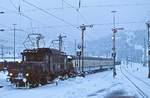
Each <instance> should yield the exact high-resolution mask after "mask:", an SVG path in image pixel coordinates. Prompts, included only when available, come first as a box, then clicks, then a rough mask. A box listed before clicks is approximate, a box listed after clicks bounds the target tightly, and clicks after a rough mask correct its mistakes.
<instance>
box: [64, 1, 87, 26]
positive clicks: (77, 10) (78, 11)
mask: <svg viewBox="0 0 150 98" xmlns="http://www.w3.org/2000/svg"><path fill="white" fill-rule="evenodd" d="M63 1H64V3H65V4H66V5H68V6H70V7H71V8H73V9H75V11H76V12H77V13H79V15H80V16H81V17H82V19H83V20H84V21H85V22H86V23H87V24H88V21H87V19H86V18H85V17H84V16H83V15H82V14H81V12H80V10H79V9H77V8H75V7H74V6H72V5H71V4H69V3H68V2H66V1H65V0H63Z"/></svg>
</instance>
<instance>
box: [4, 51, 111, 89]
mask: <svg viewBox="0 0 150 98" xmlns="http://www.w3.org/2000/svg"><path fill="white" fill-rule="evenodd" d="M21 54H22V61H21V62H13V63H10V64H7V70H8V79H9V81H10V82H11V83H12V84H13V85H15V86H16V87H29V88H32V87H37V86H39V85H44V84H47V83H49V82H51V81H53V80H54V79H56V78H57V77H60V78H61V79H65V78H67V77H73V76H76V75H77V74H79V73H83V72H84V73H91V72H95V71H99V70H103V69H112V67H113V66H112V64H113V59H111V58H99V57H84V66H81V60H80V59H79V58H78V57H77V56H71V55H70V56H68V55H66V54H65V53H64V52H60V51H59V50H57V49H51V48H37V49H26V50H24V51H23V52H22V53H21Z"/></svg>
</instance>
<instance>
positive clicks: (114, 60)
mask: <svg viewBox="0 0 150 98" xmlns="http://www.w3.org/2000/svg"><path fill="white" fill-rule="evenodd" d="M111 12H112V14H113V28H112V31H113V36H112V40H113V48H112V57H113V77H114V78H115V76H116V75H117V73H116V66H115V65H116V46H115V43H116V42H115V40H116V38H115V36H116V35H115V34H116V33H117V31H118V30H123V28H116V23H115V21H116V20H115V13H116V11H111Z"/></svg>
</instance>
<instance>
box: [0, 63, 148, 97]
mask: <svg viewBox="0 0 150 98" xmlns="http://www.w3.org/2000/svg"><path fill="white" fill-rule="evenodd" d="M131 65H132V66H131ZM121 69H122V70H121ZM147 69H148V68H147V67H142V65H140V64H131V63H130V64H128V65H125V64H122V65H121V66H117V76H116V77H115V78H113V77H112V71H111V70H109V71H105V72H99V73H96V74H91V75H87V76H86V77H85V78H83V77H76V78H70V79H68V80H64V81H59V83H58V86H56V84H48V85H45V86H42V87H38V88H33V89H15V88H14V87H12V85H10V83H9V82H6V79H5V78H6V74H4V73H3V72H0V85H3V86H4V87H2V88H0V98H142V96H141V95H140V93H139V91H138V89H137V88H136V87H135V86H134V85H133V84H132V83H131V82H130V81H128V80H127V79H126V77H125V76H124V75H123V74H122V72H123V73H125V74H126V75H127V76H128V77H129V78H130V79H131V80H133V81H134V82H135V84H138V83H139V81H138V80H137V79H134V77H132V75H131V74H133V75H135V76H136V77H139V78H140V79H142V80H143V81H145V82H147V83H149V85H150V80H149V79H148V78H147V73H148V70H147ZM121 71H122V72H121ZM138 86H139V87H140V88H141V89H142V90H143V91H144V92H145V93H146V94H147V96H148V97H147V98H150V90H149V89H150V86H149V87H148V86H146V85H144V84H142V83H139V85H138ZM145 98H146V97H145Z"/></svg>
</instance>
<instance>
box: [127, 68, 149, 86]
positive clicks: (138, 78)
mask: <svg viewBox="0 0 150 98" xmlns="http://www.w3.org/2000/svg"><path fill="white" fill-rule="evenodd" d="M125 71H126V72H128V73H129V74H130V75H132V76H133V77H134V78H135V79H137V80H139V81H141V82H143V83H144V84H145V85H147V86H148V87H149V88H150V84H149V83H147V82H145V81H143V80H142V79H140V78H139V77H137V76H135V75H133V74H132V73H131V72H129V71H128V70H127V69H125Z"/></svg>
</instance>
